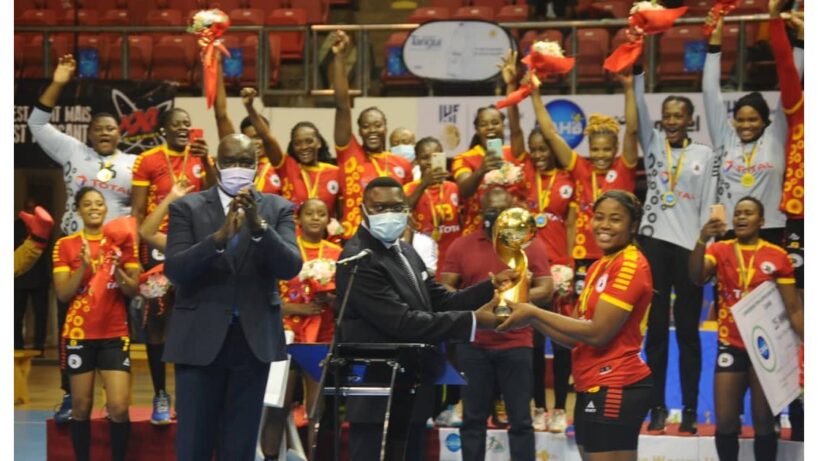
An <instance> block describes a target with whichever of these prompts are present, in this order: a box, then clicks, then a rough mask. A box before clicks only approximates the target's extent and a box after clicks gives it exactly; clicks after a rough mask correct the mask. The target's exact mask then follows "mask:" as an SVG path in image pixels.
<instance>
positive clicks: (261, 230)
mask: <svg viewBox="0 0 818 461" xmlns="http://www.w3.org/2000/svg"><path fill="white" fill-rule="evenodd" d="M258 225H259V230H257V231H256V232H253V234H251V236H252V237H254V238H260V237H261V236H262V235H264V233H265V232H267V221H265V220H264V218H258Z"/></svg>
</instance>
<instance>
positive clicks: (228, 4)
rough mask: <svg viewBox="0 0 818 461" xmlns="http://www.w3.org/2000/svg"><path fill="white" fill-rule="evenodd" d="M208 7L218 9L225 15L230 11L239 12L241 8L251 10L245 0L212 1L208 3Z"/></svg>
mask: <svg viewBox="0 0 818 461" xmlns="http://www.w3.org/2000/svg"><path fill="white" fill-rule="evenodd" d="M207 7H208V8H218V9H220V10H222V11H224V12H225V13H229V12H230V11H233V10H238V9H240V8H249V7H248V6H247V2H246V1H245V0H210V1H209V2H208V3H207Z"/></svg>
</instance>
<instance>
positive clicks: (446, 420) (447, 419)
mask: <svg viewBox="0 0 818 461" xmlns="http://www.w3.org/2000/svg"><path fill="white" fill-rule="evenodd" d="M453 414H454V405H449V406H448V407H446V409H445V410H443V411H441V412H440V414H439V415H437V418H435V426H441V427H449V425H450V424H451V420H452V415H453Z"/></svg>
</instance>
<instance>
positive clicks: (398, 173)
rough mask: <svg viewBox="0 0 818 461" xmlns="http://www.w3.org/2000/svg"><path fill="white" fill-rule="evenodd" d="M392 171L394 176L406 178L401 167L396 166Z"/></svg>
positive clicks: (404, 171)
mask: <svg viewBox="0 0 818 461" xmlns="http://www.w3.org/2000/svg"><path fill="white" fill-rule="evenodd" d="M392 171H394V172H395V174H396V175H398V177H399V178H401V179H403V178H405V177H406V170H404V169H403V167H400V166H396V167H395V168H392Z"/></svg>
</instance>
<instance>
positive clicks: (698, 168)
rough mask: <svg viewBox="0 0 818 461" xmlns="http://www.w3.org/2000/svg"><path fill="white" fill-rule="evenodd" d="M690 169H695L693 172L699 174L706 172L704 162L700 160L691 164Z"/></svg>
mask: <svg viewBox="0 0 818 461" xmlns="http://www.w3.org/2000/svg"><path fill="white" fill-rule="evenodd" d="M690 170H691V171H693V174H695V175H696V176H698V175H700V174H702V173H703V172H704V166H702V164H701V163H699V162H693V163H692V164H691V165H690Z"/></svg>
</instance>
